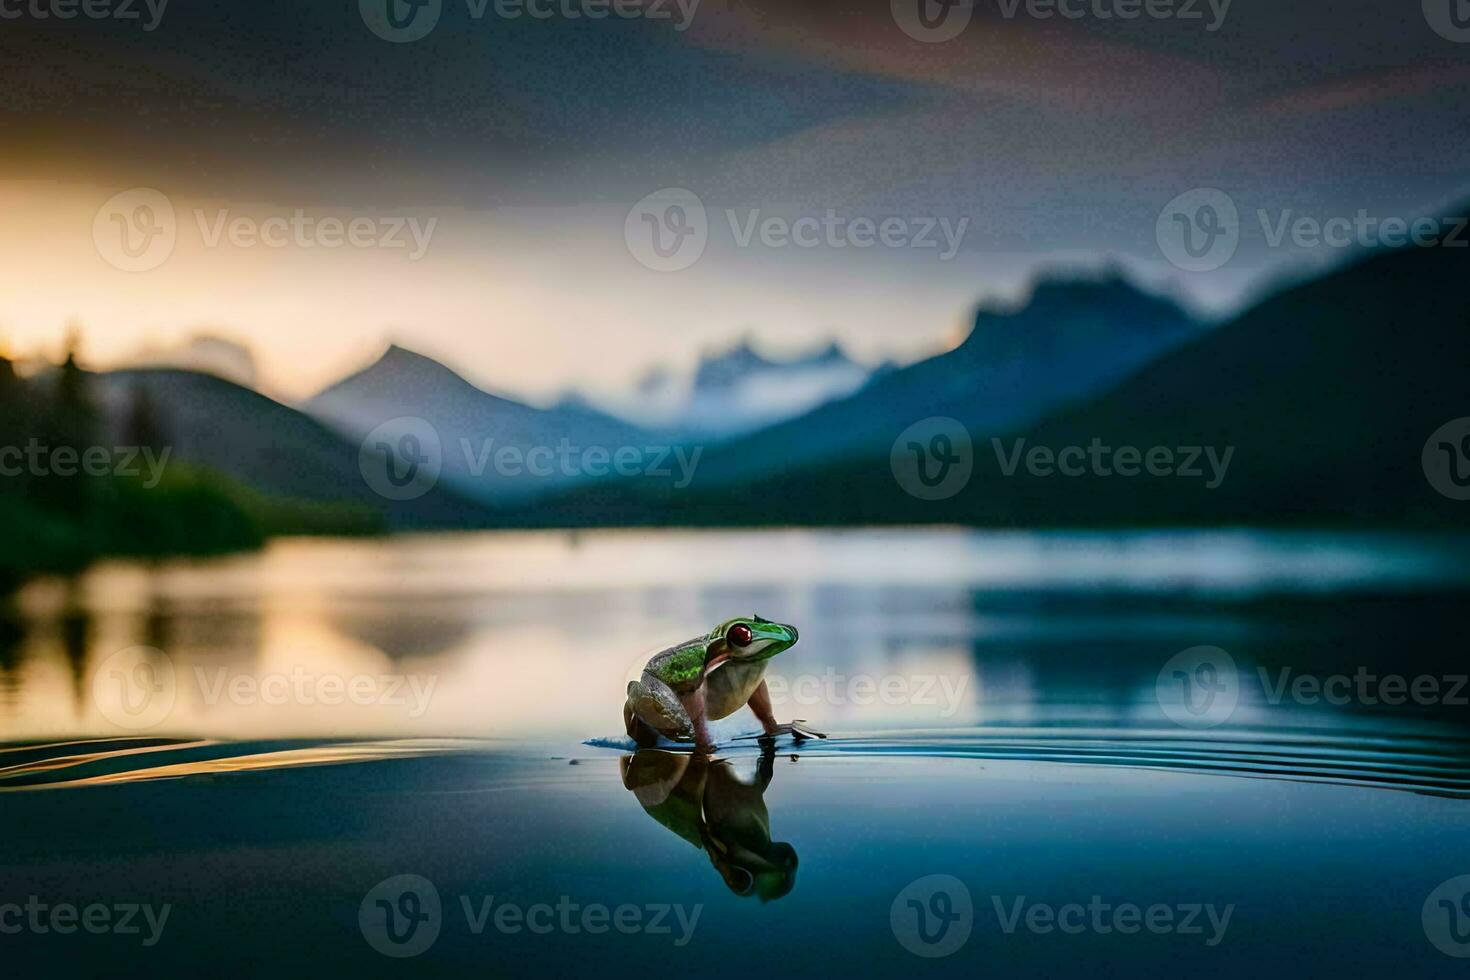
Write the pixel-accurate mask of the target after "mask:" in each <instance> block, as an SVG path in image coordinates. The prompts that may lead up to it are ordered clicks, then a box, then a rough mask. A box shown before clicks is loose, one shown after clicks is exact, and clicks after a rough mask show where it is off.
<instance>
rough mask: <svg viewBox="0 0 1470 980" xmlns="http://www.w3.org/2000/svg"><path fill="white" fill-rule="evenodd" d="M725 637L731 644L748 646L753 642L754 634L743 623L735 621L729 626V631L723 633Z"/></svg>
mask: <svg viewBox="0 0 1470 980" xmlns="http://www.w3.org/2000/svg"><path fill="white" fill-rule="evenodd" d="M725 639H727V640H729V641H730V645H731V646H736V647H748V646H750V645H751V643H753V642H755V634H754V633H752V632H751V631H750V627H749V626H746V625H745V624H744V623H736V624H735V625H734V626H731V627H730V632H728V633H726V634H725Z"/></svg>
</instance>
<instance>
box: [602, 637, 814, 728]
mask: <svg viewBox="0 0 1470 980" xmlns="http://www.w3.org/2000/svg"><path fill="white" fill-rule="evenodd" d="M797 638H798V636H797V632H796V627H794V626H786V625H783V624H781V623H773V622H771V621H770V620H768V619H762V618H760V617H759V616H749V617H744V616H742V617H739V618H736V619H730V620H726V621H725V622H723V623H721V624H720V625H718V626H716V627H715V628H714V629H712V630H710V631H709V632H708V633H706V634H705V635H703V636H697V637H695V638H694V639H692V640H686V641H684V642H683V643H680V644H678V645H676V646H672V647H669V648H668V649H667V650H663V651H660V652H659V653H656V654H654V655H653V657H652V658H650V659H649V661H648V665H647V666H645V667H644V668H643V675H642V676H641V677H640V678H639V679H638V680H636V681H632V682H630V683H629V684H628V700H627V701H626V702H625V703H624V704H623V723H624V724H625V725H626V727H627V730H628V735H629V736H630V737H631V738H632V739H633V740H634V741H635V742H636V743H637V744H638V745H640V746H644V747H647V746H651V745H653V744H655V743H656V742H657V741H658V738H659V736H660V735H662V736H663V737H665V738H668V739H672V740H673V741H676V742H693V743H694V745H695V747H696V748H697V749H699V750H701V751H713V749H714V747H715V743H714V740H713V739H712V738H710V733H709V722H710V721H718V720H719V719H721V718H725V717H727V716H729V715H731V714H734V713H735V711H737V710H738V709H739V708H740V707H741V706H742V705H746V704H748V705H750V709H751V710H752V711H754V712H755V716H756V718H757V719H759V721H760V723H761V727H762V728H764V729H765V737H767V738H774V737H775V736H777V735H782V734H788V733H789V734H791V735H793V736H794V737H795V738H796V739H797V740H798V741H800V740H802V739H804V738H826V737H827V736H825V735H823V734H822V733H821V732H817V731H813V730H811V729H809V728H805V727H803V725H804V723H803V722H802V720H801V719H797V720H795V721H793V722H792V723H791V724H789V725H781V724H778V723H777V722H776V716H775V715H774V714H773V713H772V712H771V692H770V689H769V688H767V687H766V679H765V674H766V665H767V664H768V663H770V661H771V658H772V657H775V656H776V655H778V654H780V653H784V652H785V651H787V650H789V649H791V647H792V646H794V645H795V644H796V641H797Z"/></svg>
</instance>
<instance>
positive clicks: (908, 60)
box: [0, 0, 1470, 400]
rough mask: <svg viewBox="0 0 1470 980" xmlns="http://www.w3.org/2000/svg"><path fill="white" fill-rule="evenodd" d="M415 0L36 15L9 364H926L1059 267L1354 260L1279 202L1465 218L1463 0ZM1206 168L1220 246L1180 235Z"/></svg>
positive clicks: (606, 380) (343, 367)
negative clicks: (75, 331)
mask: <svg viewBox="0 0 1470 980" xmlns="http://www.w3.org/2000/svg"><path fill="white" fill-rule="evenodd" d="M416 2H419V3H422V4H425V6H423V7H421V8H414V7H412V6H410V5H409V4H408V3H407V0H313V2H305V0H251V2H249V3H245V2H225V0H171V2H168V3H160V0H153V2H152V3H151V4H149V3H146V2H144V0H134V2H132V3H129V4H127V6H126V7H123V6H122V0H92V3H93V4H94V6H93V8H92V9H93V10H94V11H99V12H104V13H110V14H111V15H109V16H104V17H88V16H74V17H70V18H62V17H59V16H56V15H57V14H58V13H62V12H65V11H67V10H69V8H68V7H67V6H66V0H0V66H3V67H0V87H3V90H4V91H5V93H6V96H5V98H4V100H3V104H0V214H3V215H4V220H3V222H0V337H3V342H4V344H5V345H6V347H7V348H8V349H9V350H11V351H12V352H14V353H21V354H24V353H28V352H31V351H34V350H37V349H46V350H54V349H56V347H57V345H58V344H59V343H60V338H61V337H62V336H63V335H64V331H65V330H66V329H67V327H68V325H69V324H77V325H79V326H80V327H81V329H82V330H83V332H84V337H85V343H86V347H85V354H86V357H87V360H88V362H89V363H91V364H94V365H96V366H106V365H108V364H115V363H120V362H123V361H126V360H127V359H128V358H129V357H131V356H132V355H133V354H134V353H135V352H136V351H138V350H139V349H141V348H144V347H159V346H166V345H168V344H170V343H174V342H177V341H179V340H181V339H183V338H185V337H188V336H189V335H191V334H193V333H196V332H199V331H208V332H211V333H218V334H222V335H225V336H228V337H232V338H234V339H236V340H239V341H240V342H242V343H245V344H248V345H249V346H250V347H251V349H252V350H253V351H254V353H255V355H256V358H257V361H258V364H259V370H260V378H261V384H262V385H264V386H265V387H266V388H267V389H269V390H270V391H272V392H273V393H277V394H279V395H280V396H282V397H286V398H300V397H304V396H306V395H309V394H311V393H312V392H313V391H315V390H316V389H318V388H320V387H322V386H324V385H325V384H327V383H329V382H330V381H332V380H335V379H336V378H337V377H338V376H340V375H341V374H342V373H344V372H346V371H348V370H351V369H352V368H354V367H357V366H360V365H361V364H362V363H364V362H365V361H367V360H369V359H370V358H372V357H373V356H374V355H375V354H376V353H377V352H378V351H380V350H381V349H382V347H383V345H384V344H385V343H386V342H388V341H390V340H392V341H396V342H399V343H401V344H404V345H406V346H409V347H413V348H415V349H418V350H420V351H422V352H424V353H428V354H430V355H432V356H436V357H440V358H441V359H444V360H445V361H447V362H449V363H451V364H452V365H453V366H454V367H455V368H456V369H458V370H460V371H461V372H462V373H463V374H465V375H466V376H468V377H470V378H471V379H472V380H474V381H476V382H477V383H479V384H482V385H484V386H486V387H489V388H492V389H494V390H498V391H504V392H508V393H513V394H519V395H522V396H525V397H528V398H531V399H533V400H534V399H543V400H545V399H549V398H551V397H554V396H555V395H556V394H557V393H558V392H560V391H562V390H564V389H566V388H569V387H580V388H586V389H590V390H593V391H596V390H599V389H601V390H612V389H616V388H619V387H622V386H626V385H629V384H631V383H632V381H633V379H635V378H636V377H637V376H638V375H639V374H640V373H641V372H642V371H644V370H645V369H646V368H648V367H649V366H650V365H653V364H668V365H674V366H687V365H689V364H690V363H692V361H693V360H694V359H695V358H697V357H698V355H699V353H700V352H701V351H702V350H706V349H709V348H712V347H719V346H722V345H727V344H729V343H732V342H733V341H734V340H735V339H736V338H737V337H740V336H744V335H749V336H752V337H754V338H755V339H756V340H757V342H758V343H759V344H760V345H762V347H763V348H765V349H767V350H770V351H772V352H794V351H799V350H802V349H804V348H810V347H814V346H816V345H818V344H819V343H821V342H822V341H824V340H825V339H827V338H829V337H835V338H836V339H838V340H839V341H841V342H842V343H843V344H844V345H845V346H847V347H848V348H849V349H850V350H851V351H852V352H853V353H854V354H855V355H857V356H860V357H864V358H868V359H872V360H878V359H880V358H884V357H897V358H900V359H906V358H914V357H919V356H923V355H924V354H926V353H928V352H931V351H934V350H937V349H942V348H944V347H947V346H949V345H952V344H953V343H954V341H955V338H956V337H957V336H959V335H960V334H962V332H963V329H964V325H965V324H966V323H968V321H969V319H970V317H971V316H972V313H973V309H974V307H975V305H976V304H977V303H979V302H984V301H990V302H995V301H1012V300H1014V299H1015V298H1016V297H1018V296H1021V295H1023V294H1024V291H1025V289H1026V287H1027V285H1028V283H1030V282H1031V281H1033V280H1034V278H1035V277H1036V276H1038V275H1040V274H1044V273H1045V272H1046V271H1047V270H1052V269H1056V268H1069V267H1078V266H1094V265H1097V264H1100V263H1113V264H1117V265H1120V266H1122V267H1124V268H1126V269H1128V270H1130V271H1131V272H1132V273H1133V274H1134V275H1135V276H1137V277H1138V278H1139V279H1140V281H1142V282H1145V283H1147V284H1150V285H1151V286H1154V287H1156V288H1160V289H1164V290H1167V291H1169V292H1171V293H1173V294H1174V295H1177V296H1179V297H1181V298H1182V299H1183V300H1184V301H1186V302H1188V303H1189V304H1191V305H1192V306H1194V307H1196V308H1198V309H1200V310H1202V311H1204V312H1207V313H1209V314H1212V315H1224V314H1226V313H1228V312H1229V311H1230V310H1232V309H1234V308H1237V307H1239V306H1240V305H1242V304H1244V303H1246V302H1248V301H1249V300H1250V298H1251V297H1252V296H1255V295H1259V293H1260V292H1261V291H1262V290H1264V289H1268V288H1270V286H1271V285H1272V284H1274V283H1279V282H1281V281H1283V279H1285V278H1287V277H1289V276H1291V275H1294V274H1298V270H1300V269H1302V268H1317V267H1320V266H1322V265H1324V264H1330V263H1332V262H1335V261H1341V260H1343V258H1344V256H1345V255H1346V254H1347V252H1348V249H1345V248H1341V247H1327V246H1323V245H1321V244H1320V243H1319V244H1316V245H1313V244H1310V243H1306V244H1303V242H1302V241H1295V243H1294V242H1293V240H1291V239H1288V240H1287V241H1286V242H1285V243H1273V241H1272V236H1271V234H1270V232H1271V229H1272V228H1273V227H1279V226H1280V224H1279V223H1280V222H1281V221H1282V220H1283V219H1290V220H1296V219H1298V218H1300V217H1303V216H1306V217H1308V218H1311V219H1313V220H1317V221H1326V220H1328V219H1332V218H1342V217H1347V218H1352V217H1354V216H1356V215H1358V214H1359V213H1360V212H1367V214H1368V215H1369V216H1371V217H1372V218H1375V219H1380V220H1381V219H1384V218H1391V217H1403V218H1406V219H1407V218H1412V217H1416V216H1419V215H1422V214H1443V215H1445V216H1448V215H1450V214H1452V213H1453V206H1454V204H1455V202H1457V201H1470V179H1467V177H1470V173H1467V159H1470V36H1467V35H1470V30H1462V29H1461V28H1459V27H1458V22H1457V21H1455V20H1454V19H1452V18H1450V16H1449V11H1450V9H1451V8H1450V7H1449V4H1450V3H1451V2H1452V0H1443V4H1442V6H1443V7H1444V10H1440V9H1439V8H1440V6H1441V0H1423V2H1422V3H1419V2H1407V3H1397V4H1390V3H1384V2H1382V0H1334V2H1332V3H1330V4H1328V3H1326V2H1323V0H1316V2H1301V3H1282V2H1280V0H1234V2H1232V3H1225V2H1224V0H1215V2H1214V3H1213V5H1212V4H1211V3H1210V2H1208V0H1199V2H1198V3H1196V2H1194V0H1150V6H1149V7H1148V8H1147V10H1149V11H1153V12H1154V13H1155V14H1164V13H1168V14H1170V16H1151V15H1147V14H1142V15H1140V16H1136V17H1132V18H1125V17H1124V16H1122V15H1123V14H1125V13H1128V12H1138V11H1139V10H1140V9H1142V8H1143V3H1142V2H1141V0H1085V2H1084V0H1062V3H1063V5H1064V7H1065V9H1066V12H1067V13H1068V14H1069V15H1070V16H1061V15H1057V14H1054V15H1052V16H1042V15H1044V14H1047V13H1048V12H1051V11H1053V10H1054V8H1055V4H1054V3H1050V0H1025V2H1023V0H974V3H973V6H970V5H967V4H966V3H965V2H964V0H961V3H960V5H959V6H958V7H956V8H954V9H949V10H946V9H945V8H944V7H942V6H940V5H939V4H938V2H937V0H891V2H890V0H881V2H863V3H856V2H847V3H822V2H815V0H804V2H802V3H796V2H793V0H702V2H698V3H695V2H694V0H683V3H682V5H681V4H680V3H679V2H676V0H647V2H646V3H643V4H642V5H641V6H640V5H639V4H635V3H633V2H632V0H619V3H618V5H617V6H616V8H614V5H613V3H612V0H487V2H485V3H482V2H480V0H416ZM390 3H391V4H392V5H393V13H394V14H395V15H396V16H397V21H396V23H398V24H402V25H406V26H403V27H394V26H393V25H392V24H391V23H390V22H389V21H388V20H387V19H386V16H385V15H386V14H387V13H388V11H389V4H390ZM58 4H59V5H58ZM920 4H923V5H924V10H923V12H924V13H925V14H926V17H925V18H923V19H920V18H919V17H918V16H917V15H918V13H919V5H920ZM532 12H534V13H535V14H537V15H538V16H532ZM618 12H621V13H622V14H624V15H626V16H622V15H619V14H618ZM599 13H608V14H609V16H606V17H601V18H598V17H595V16H594V15H596V14H599ZM124 14H128V15H131V14H137V15H138V16H137V17H135V18H131V17H129V16H124ZM1195 14H1198V16H1193V15H1195ZM1186 15H1188V16H1186ZM436 17H437V19H436ZM926 23H927V24H929V25H931V26H925V24H926ZM934 25H937V26H934ZM416 35H422V36H416ZM950 35H952V36H950ZM1197 189H1209V190H1210V191H1211V192H1219V193H1223V194H1224V195H1225V197H1226V199H1227V200H1228V201H1229V202H1230V204H1231V205H1233V206H1234V207H1235V208H1237V209H1238V212H1239V216H1240V220H1239V235H1238V238H1239V244H1238V248H1237V249H1236V251H1235V252H1234V253H1233V254H1232V255H1231V256H1230V258H1229V259H1228V261H1225V262H1224V263H1223V264H1219V265H1218V267H1211V268H1190V267H1189V266H1191V265H1192V263H1191V262H1190V261H1188V260H1184V261H1182V262H1180V263H1177V264H1176V263H1174V262H1171V261H1170V253H1169V252H1168V250H1167V247H1166V244H1165V243H1164V242H1163V240H1162V239H1161V237H1160V236H1161V234H1163V233H1162V232H1161V231H1160V227H1161V224H1160V216H1161V214H1166V213H1167V212H1168V211H1169V209H1170V208H1171V207H1173V202H1176V201H1177V200H1179V199H1180V195H1183V194H1185V193H1186V192H1191V191H1197ZM1186 200H1194V201H1196V204H1197V203H1198V199H1196V198H1188V199H1186ZM1204 200H1206V201H1215V200H1217V198H1214V197H1211V198H1205V199H1204ZM1445 209H1450V210H1445ZM1462 211H1463V209H1462ZM1263 216H1264V217H1263ZM349 231H350V233H349ZM655 232H657V234H658V236H659V239H660V248H661V249H662V251H660V249H659V248H655V247H654V244H653V243H654V234H655ZM1195 264H1196V265H1197V263H1195ZM1203 264H1204V265H1209V266H1215V265H1216V263H1213V262H1205V263H1203ZM1181 266H1183V267H1181Z"/></svg>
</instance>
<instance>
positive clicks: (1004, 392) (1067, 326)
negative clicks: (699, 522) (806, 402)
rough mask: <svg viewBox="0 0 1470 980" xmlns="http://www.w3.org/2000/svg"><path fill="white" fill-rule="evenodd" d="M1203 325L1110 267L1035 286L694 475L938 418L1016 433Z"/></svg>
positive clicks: (767, 469) (716, 453)
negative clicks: (954, 341)
mask: <svg viewBox="0 0 1470 980" xmlns="http://www.w3.org/2000/svg"><path fill="white" fill-rule="evenodd" d="M1202 329H1203V328H1202V326H1201V325H1200V324H1199V323H1198V322H1197V321H1196V320H1194V319H1193V318H1192V317H1190V315H1189V314H1188V313H1186V312H1185V311H1184V310H1183V309H1181V308H1180V307H1179V306H1178V305H1177V304H1176V303H1174V302H1172V301H1171V300H1168V299H1165V298H1162V297H1159V296H1155V295H1152V294H1149V293H1146V292H1143V291H1142V290H1140V289H1138V288H1137V287H1135V286H1133V285H1132V284H1131V283H1129V282H1128V281H1127V280H1126V279H1123V278H1122V277H1120V276H1118V275H1116V274H1113V273H1102V274H1099V275H1096V276H1075V275H1058V276H1054V277H1051V278H1046V279H1043V280H1042V281H1040V282H1039V283H1038V284H1037V285H1036V286H1035V288H1034V290H1033V292H1032V294H1031V296H1030V299H1029V300H1028V301H1027V302H1026V303H1024V304H1023V305H1021V306H1019V307H1015V308H1011V309H998V308H990V307H985V308H982V309H980V310H979V312H978V313H977V314H976V316H975V320H974V326H973V328H972V329H971V331H970V333H969V335H968V336H967V337H966V339H965V340H964V341H963V342H962V343H961V344H960V345H959V346H958V347H956V348H955V349H954V350H952V351H948V352H946V353H944V354H940V355H938V356H936V357H932V358H929V359H927V360H924V361H920V362H918V363H916V364H912V365H909V366H907V367H903V368H899V369H896V370H892V371H889V372H886V373H884V374H881V375H880V376H878V377H876V378H874V379H873V380H872V381H871V382H870V383H869V384H867V385H865V386H864V387H862V388H861V389H860V390H858V391H857V392H856V393H854V394H853V395H852V396H850V397H848V398H843V399H839V400H837V401H834V402H831V403H829V404H825V405H821V406H819V407H818V408H816V409H815V410H814V411H812V412H810V413H808V414H806V415H803V416H801V417H800V418H796V419H792V420H790V421H788V422H784V423H780V424H777V425H774V426H771V427H769V428H766V429H763V430H761V431H759V432H757V433H755V434H753V435H751V436H749V437H747V438H744V439H738V440H735V441H734V442H732V443H730V444H728V445H726V446H720V447H714V448H711V449H710V450H709V451H708V452H706V454H705V457H704V460H703V462H702V464H701V468H700V476H701V477H706V478H709V479H715V480H720V481H728V480H744V479H750V478H752V477H754V476H759V475H762V474H771V473H777V472H780V471H782V470H784V469H786V468H788V467H790V466H791V465H792V464H793V462H797V461H799V462H800V463H801V464H803V465H812V464H816V463H821V462H825V461H831V460H837V459H842V458H845V457H851V456H854V455H861V454H863V453H864V452H867V451H870V450H874V449H876V448H879V447H881V448H882V450H883V452H884V453H886V452H887V451H888V448H889V446H890V445H891V444H892V442H893V439H894V437H895V436H896V435H897V434H898V433H899V432H901V431H902V430H903V429H905V428H906V427H907V426H909V425H910V424H912V423H914V422H917V421H918V420H920V419H924V418H929V417H931V416H947V417H951V418H955V419H958V420H960V421H961V422H963V423H964V424H965V425H967V426H969V427H971V428H976V429H985V430H990V431H1002V430H1006V429H1010V428H1015V427H1018V426H1021V425H1024V424H1026V423H1029V422H1032V421H1035V420H1037V419H1039V418H1041V417H1042V416H1043V415H1044V414H1046V413H1047V412H1049V411H1053V410H1056V409H1057V408H1058V407H1059V406H1061V405H1064V404H1066V403H1068V402H1071V401H1075V400H1078V399H1081V398H1084V397H1086V396H1088V395H1091V394H1094V393H1096V392H1098V391H1100V390H1102V389H1103V388H1106V387H1107V386H1109V385H1111V384H1113V383H1114V382H1116V381H1118V380H1120V379H1121V378H1123V377H1124V376H1126V375H1127V374H1128V373H1129V372H1131V371H1133V370H1135V369H1137V368H1138V367H1139V366H1141V365H1143V364H1145V363H1147V362H1148V361H1149V360H1151V359H1153V358H1155V357H1158V356H1159V355H1160V354H1162V353H1164V352H1165V351H1167V350H1170V349H1172V348H1173V347H1175V346H1177V345H1178V344H1181V343H1183V342H1185V341H1187V340H1189V339H1190V338H1192V337H1195V336H1197V335H1198V334H1199V333H1200V332H1201V330H1202Z"/></svg>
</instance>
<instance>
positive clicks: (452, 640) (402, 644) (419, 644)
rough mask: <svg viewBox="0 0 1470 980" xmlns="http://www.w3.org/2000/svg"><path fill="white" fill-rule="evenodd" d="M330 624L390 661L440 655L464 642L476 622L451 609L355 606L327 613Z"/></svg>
mask: <svg viewBox="0 0 1470 980" xmlns="http://www.w3.org/2000/svg"><path fill="white" fill-rule="evenodd" d="M326 620H327V622H328V623H329V624H330V625H331V627H332V628H333V629H335V630H337V631H338V632H339V633H342V634H343V635H344V636H350V637H351V638H352V639H354V640H356V641H358V642H359V643H362V644H364V645H366V646H370V647H373V648H374V649H376V650H380V651H382V653H383V654H384V655H385V656H387V657H388V658H389V659H390V660H394V661H398V660H403V659H406V658H408V657H437V656H440V655H441V654H444V653H448V652H449V651H451V650H453V649H455V648H456V647H459V646H461V645H463V644H464V642H465V641H466V640H468V639H469V637H470V635H471V633H472V632H473V631H474V623H473V622H472V621H471V620H470V619H469V618H468V617H465V616H460V615H457V614H456V613H455V612H453V611H452V610H450V609H446V608H443V607H441V608H438V609H435V610H433V611H432V612H416V611H414V610H412V609H403V608H400V607H397V606H395V607H393V608H391V609H382V610H367V611H364V610H362V609H353V610H352V611H350V612H347V611H334V612H332V613H329V614H328V615H327V616H326Z"/></svg>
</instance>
